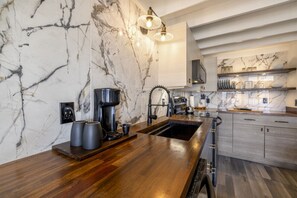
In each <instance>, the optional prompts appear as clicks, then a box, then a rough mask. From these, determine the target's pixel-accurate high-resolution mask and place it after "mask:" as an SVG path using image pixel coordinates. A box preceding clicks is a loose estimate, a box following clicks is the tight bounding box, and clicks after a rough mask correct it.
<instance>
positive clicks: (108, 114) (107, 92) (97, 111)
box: [94, 88, 122, 140]
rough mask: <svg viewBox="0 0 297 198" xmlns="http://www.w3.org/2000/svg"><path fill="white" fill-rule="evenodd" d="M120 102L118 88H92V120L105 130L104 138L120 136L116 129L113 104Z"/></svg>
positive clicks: (110, 138)
mask: <svg viewBox="0 0 297 198" xmlns="http://www.w3.org/2000/svg"><path fill="white" fill-rule="evenodd" d="M119 103H120V90H118V89H112V88H103V89H95V90H94V120H95V121H99V122H100V123H101V125H102V128H103V130H104V131H105V137H106V138H105V139H107V140H113V139H117V138H120V137H121V136H122V134H121V133H118V132H116V131H117V121H116V114H115V113H116V112H115V106H116V105H118V104H119Z"/></svg>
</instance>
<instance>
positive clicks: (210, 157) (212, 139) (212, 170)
mask: <svg viewBox="0 0 297 198" xmlns="http://www.w3.org/2000/svg"><path fill="white" fill-rule="evenodd" d="M194 115H195V116H198V117H208V118H212V127H211V131H210V133H208V136H207V140H206V144H207V145H205V147H206V148H208V150H207V151H205V152H204V153H202V154H201V156H202V157H203V158H206V159H207V161H208V174H209V176H210V178H211V180H212V184H213V186H216V183H217V172H216V169H217V145H216V144H217V134H216V132H217V127H218V126H219V125H220V124H221V123H222V118H220V117H219V116H218V113H217V112H216V111H196V112H195V114H194Z"/></svg>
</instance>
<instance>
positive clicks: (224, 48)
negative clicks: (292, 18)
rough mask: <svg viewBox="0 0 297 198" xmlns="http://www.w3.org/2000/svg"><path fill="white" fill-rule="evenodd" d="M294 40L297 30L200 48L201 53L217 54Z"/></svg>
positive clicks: (296, 37) (296, 36) (296, 38)
mask: <svg viewBox="0 0 297 198" xmlns="http://www.w3.org/2000/svg"><path fill="white" fill-rule="evenodd" d="M296 40H297V32H292V33H287V34H280V35H277V36H271V37H266V38H263V39H254V40H250V41H245V42H241V43H233V44H228V45H221V46H217V47H211V48H206V49H202V50H201V53H202V55H211V54H217V53H222V52H228V51H235V50H242V49H248V48H256V47H260V46H266V45H273V44H277V43H284V42H290V41H296Z"/></svg>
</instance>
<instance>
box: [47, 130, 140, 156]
mask: <svg viewBox="0 0 297 198" xmlns="http://www.w3.org/2000/svg"><path fill="white" fill-rule="evenodd" d="M136 137H137V134H136V133H129V135H125V136H123V137H121V138H119V139H117V140H111V141H105V142H103V145H102V146H101V147H100V148H97V149H94V150H85V149H83V148H82V147H81V146H79V147H74V146H70V142H64V143H62V144H57V145H54V146H53V147H52V150H54V151H57V152H58V153H61V154H63V155H66V156H68V157H70V158H72V159H75V160H78V161H81V160H84V159H86V158H89V157H91V156H93V155H96V154H98V153H100V152H102V151H105V150H106V149H109V148H111V147H114V146H116V145H118V144H120V143H122V142H125V141H127V140H130V139H132V138H136Z"/></svg>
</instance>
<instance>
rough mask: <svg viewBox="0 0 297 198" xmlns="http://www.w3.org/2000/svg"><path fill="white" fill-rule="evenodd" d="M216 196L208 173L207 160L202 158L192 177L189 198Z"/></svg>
mask: <svg viewBox="0 0 297 198" xmlns="http://www.w3.org/2000/svg"><path fill="white" fill-rule="evenodd" d="M205 196H206V197H208V198H215V197H216V196H215V191H214V188H213V186H212V184H211V180H210V177H209V176H208V174H207V160H205V159H200V160H199V162H198V165H197V168H196V171H195V174H194V178H193V179H192V182H191V185H190V188H189V191H188V193H187V196H186V197H187V198H197V197H205Z"/></svg>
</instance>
